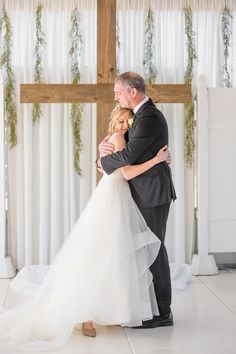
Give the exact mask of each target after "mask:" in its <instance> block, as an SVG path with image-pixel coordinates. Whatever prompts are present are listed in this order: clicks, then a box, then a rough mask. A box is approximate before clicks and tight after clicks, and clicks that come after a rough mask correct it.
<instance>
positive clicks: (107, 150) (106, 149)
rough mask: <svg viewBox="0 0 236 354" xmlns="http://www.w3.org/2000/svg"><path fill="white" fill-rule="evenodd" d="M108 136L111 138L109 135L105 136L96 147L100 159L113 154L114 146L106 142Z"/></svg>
mask: <svg viewBox="0 0 236 354" xmlns="http://www.w3.org/2000/svg"><path fill="white" fill-rule="evenodd" d="M110 136H111V135H110V134H109V135H107V136H106V137H105V138H104V139H103V140H102V141H101V143H100V144H99V146H98V149H99V153H100V157H103V156H106V155H110V154H112V153H113V150H114V146H113V144H111V143H109V142H108V140H109V138H110Z"/></svg>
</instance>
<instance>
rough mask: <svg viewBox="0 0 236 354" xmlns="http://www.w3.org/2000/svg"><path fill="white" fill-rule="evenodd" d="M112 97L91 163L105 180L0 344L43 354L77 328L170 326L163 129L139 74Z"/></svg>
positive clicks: (5, 318) (124, 78)
mask: <svg viewBox="0 0 236 354" xmlns="http://www.w3.org/2000/svg"><path fill="white" fill-rule="evenodd" d="M114 92H115V100H116V101H118V102H119V104H118V106H116V107H115V108H114V110H113V112H112V114H111V122H110V127H109V133H110V134H109V136H107V137H106V138H105V139H104V140H103V141H102V142H101V144H100V146H99V150H100V157H99V159H98V160H97V162H96V163H97V167H98V169H99V170H101V171H102V172H103V177H102V179H101V181H100V183H99V184H98V186H97V188H96V190H95V191H94V193H93V194H92V197H91V198H90V200H89V202H88V204H87V206H86V208H85V209H84V211H83V213H82V214H81V216H80V217H79V219H78V220H77V222H76V223H75V225H74V227H73V229H72V231H71V233H70V235H69V236H68V237H67V239H66V241H65V242H64V244H63V246H62V247H61V249H60V251H59V253H58V255H57V256H56V258H55V260H54V262H53V264H52V265H51V267H50V270H49V271H48V273H47V275H46V277H45V280H44V281H43V283H42V285H41V286H40V288H39V289H38V291H37V292H36V293H35V294H34V295H33V296H32V297H31V298H29V299H27V300H26V301H25V302H23V303H22V304H20V305H19V306H18V307H16V308H14V309H11V310H7V311H6V312H4V313H2V314H0V333H1V334H0V337H4V338H8V339H14V340H15V341H16V342H17V343H23V344H25V345H31V346H33V347H35V348H37V349H44V348H45V349H46V350H47V349H48V348H56V347H59V346H61V345H62V344H64V343H65V342H66V341H67V340H68V338H69V337H70V335H71V333H72V331H73V330H74V329H75V328H78V327H79V328H80V327H81V328H82V332H83V334H85V335H87V336H90V337H95V336H96V330H95V328H94V326H93V323H97V324H100V325H121V326H129V327H134V328H154V327H159V326H171V325H173V316H172V312H171V308H170V305H171V281H170V269H169V263H168V256H167V252H166V248H165V245H164V239H165V232H166V222H167V218H168V213H169V208H170V203H171V201H172V200H175V199H176V196H175V190H174V186H173V183H172V179H171V172H170V167H169V164H168V163H169V162H170V155H169V151H168V147H167V145H168V127H167V123H166V120H165V118H164V116H163V115H162V113H161V112H160V111H159V110H158V109H157V108H156V106H155V105H154V104H153V102H152V101H151V99H149V98H148V97H146V95H145V83H144V80H143V78H142V77H141V76H140V75H138V74H136V73H132V72H128V73H124V74H121V75H120V76H118V77H117V79H116V82H115V86H114ZM133 115H134V117H133ZM128 125H130V128H129V129H128ZM131 125H132V126H131ZM127 180H128V183H127Z"/></svg>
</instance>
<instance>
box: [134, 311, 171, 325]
mask: <svg viewBox="0 0 236 354" xmlns="http://www.w3.org/2000/svg"><path fill="white" fill-rule="evenodd" d="M173 324H174V321H173V314H172V312H169V313H168V314H167V315H164V316H154V317H153V319H152V320H148V321H143V324H142V326H137V327H132V328H137V329H139V328H143V329H146V328H156V327H167V326H173Z"/></svg>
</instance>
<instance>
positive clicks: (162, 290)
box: [139, 204, 171, 316]
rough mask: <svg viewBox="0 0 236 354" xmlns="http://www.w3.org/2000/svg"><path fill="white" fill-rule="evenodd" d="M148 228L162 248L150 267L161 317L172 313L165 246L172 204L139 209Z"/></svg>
mask: <svg viewBox="0 0 236 354" xmlns="http://www.w3.org/2000/svg"><path fill="white" fill-rule="evenodd" d="M139 209H140V211H141V213H142V215H143V217H144V219H145V221H146V223H147V225H148V227H149V228H150V229H151V230H152V232H153V233H154V234H155V235H157V237H158V238H159V239H160V241H161V247H160V250H159V253H158V255H157V258H156V260H155V261H154V263H153V264H152V265H151V267H150V271H151V272H152V275H153V283H154V289H155V294H156V299H157V304H158V308H159V312H160V315H161V316H163V315H166V314H168V313H169V312H170V305H171V279H170V268H169V261H168V255H167V251H166V247H165V245H164V241H165V234H166V222H167V218H168V214H169V209H170V204H164V205H160V206H156V207H153V208H139Z"/></svg>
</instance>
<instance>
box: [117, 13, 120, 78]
mask: <svg viewBox="0 0 236 354" xmlns="http://www.w3.org/2000/svg"><path fill="white" fill-rule="evenodd" d="M119 56H120V29H119V23H118V19H116V75H117V76H118V75H119V73H120V69H119Z"/></svg>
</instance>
